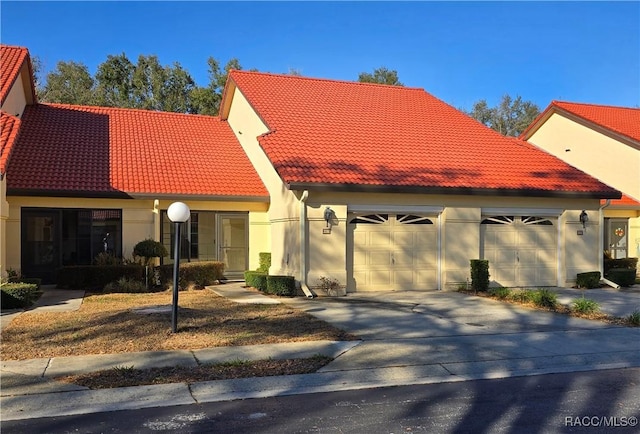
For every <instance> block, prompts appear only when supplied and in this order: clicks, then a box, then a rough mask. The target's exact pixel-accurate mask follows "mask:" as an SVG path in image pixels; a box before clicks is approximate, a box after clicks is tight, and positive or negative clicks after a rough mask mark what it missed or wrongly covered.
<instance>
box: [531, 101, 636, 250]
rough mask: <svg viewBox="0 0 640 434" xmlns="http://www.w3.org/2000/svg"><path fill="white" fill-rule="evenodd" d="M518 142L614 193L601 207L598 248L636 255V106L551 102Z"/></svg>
mask: <svg viewBox="0 0 640 434" xmlns="http://www.w3.org/2000/svg"><path fill="white" fill-rule="evenodd" d="M521 138H522V139H524V140H528V141H529V142H530V143H533V144H535V145H536V146H538V147H540V148H542V149H544V150H545V151H547V152H549V153H551V154H553V155H555V156H556V157H558V158H560V159H562V160H564V161H566V162H567V163H569V164H571V165H572V166H575V167H577V168H578V169H580V170H582V171H584V172H586V173H588V174H590V175H592V176H594V177H596V178H598V179H599V180H601V181H602V182H604V183H607V184H608V185H611V186H612V187H615V188H616V189H618V190H620V191H621V192H622V193H623V196H622V198H621V199H620V200H612V201H603V203H602V206H603V211H602V213H601V214H602V215H601V218H604V221H603V222H601V225H602V226H601V228H602V238H601V247H602V248H601V250H607V251H609V252H610V254H611V256H612V257H614V258H625V257H638V256H640V108H627V107H613V106H604V105H596V104H579V103H571V102H562V101H553V102H552V103H551V104H550V105H549V107H547V108H546V109H545V111H544V112H542V113H541V114H540V116H539V117H538V118H537V119H536V120H535V121H534V122H533V123H532V124H531V125H530V126H529V127H528V128H527V129H526V130H525V131H524V132H523V133H522V136H521Z"/></svg>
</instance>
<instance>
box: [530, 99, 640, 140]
mask: <svg viewBox="0 0 640 434" xmlns="http://www.w3.org/2000/svg"><path fill="white" fill-rule="evenodd" d="M554 111H559V112H561V113H562V112H565V113H570V114H572V115H574V116H577V117H579V118H582V119H584V120H586V121H588V122H590V123H592V124H595V125H598V126H600V127H603V128H605V129H607V130H609V131H611V132H613V133H616V134H619V135H622V136H625V137H627V138H629V139H631V140H635V141H636V142H640V108H631V107H615V106H608V105H599V104H582V103H574V102H565V101H552V102H551V104H549V106H548V107H547V108H546V109H545V110H544V112H542V113H541V114H540V116H538V118H537V119H536V120H534V121H533V122H532V123H531V125H529V127H527V129H526V130H525V131H524V132H523V133H522V135H521V137H522V138H526V137H529V136H530V135H531V134H530V133H533V132H534V131H535V129H536V128H537V127H538V121H540V120H541V119H543V118H544V119H546V118H547V117H549V116H550V115H551V114H552V113H553V112H554Z"/></svg>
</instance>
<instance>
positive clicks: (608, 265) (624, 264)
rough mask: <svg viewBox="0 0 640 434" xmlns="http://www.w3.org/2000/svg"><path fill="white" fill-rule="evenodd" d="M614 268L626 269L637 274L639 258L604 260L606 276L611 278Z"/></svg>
mask: <svg viewBox="0 0 640 434" xmlns="http://www.w3.org/2000/svg"><path fill="white" fill-rule="evenodd" d="M614 268H626V269H628V270H633V271H634V272H636V270H637V268H638V258H620V259H611V258H604V275H605V276H609V271H610V270H612V269H614ZM616 283H617V282H616Z"/></svg>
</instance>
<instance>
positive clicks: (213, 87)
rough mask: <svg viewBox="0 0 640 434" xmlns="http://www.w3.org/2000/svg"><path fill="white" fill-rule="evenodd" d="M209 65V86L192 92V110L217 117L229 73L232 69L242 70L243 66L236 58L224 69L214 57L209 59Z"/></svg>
mask: <svg viewBox="0 0 640 434" xmlns="http://www.w3.org/2000/svg"><path fill="white" fill-rule="evenodd" d="M207 64H208V65H209V86H207V87H197V88H195V89H193V90H192V91H191V95H190V96H191V103H192V109H193V112H194V113H200V114H205V115H217V114H218V113H219V111H220V103H221V102H222V92H223V91H224V87H225V85H226V84H227V78H228V77H229V72H230V71H231V70H232V69H237V70H241V69H242V66H241V65H240V61H238V59H236V58H233V59H231V60H229V61H228V62H227V64H226V65H225V67H224V69H222V68H220V63H219V62H218V61H217V60H216V59H215V58H213V57H209V59H207Z"/></svg>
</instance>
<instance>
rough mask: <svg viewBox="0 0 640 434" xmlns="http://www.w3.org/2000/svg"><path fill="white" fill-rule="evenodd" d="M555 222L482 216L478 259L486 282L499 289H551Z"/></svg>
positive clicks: (520, 217) (553, 283) (553, 278)
mask: <svg viewBox="0 0 640 434" xmlns="http://www.w3.org/2000/svg"><path fill="white" fill-rule="evenodd" d="M556 225H557V220H556V219H555V218H548V217H535V216H492V217H485V218H484V220H483V221H482V225H481V239H482V245H481V250H482V252H481V253H482V257H483V259H488V260H489V273H490V274H491V277H490V280H491V281H492V282H495V283H497V284H499V285H501V286H555V285H556V283H557V278H556V275H557V262H558V258H557V245H558V243H557V237H558V235H557V234H558V232H557V227H556Z"/></svg>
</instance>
